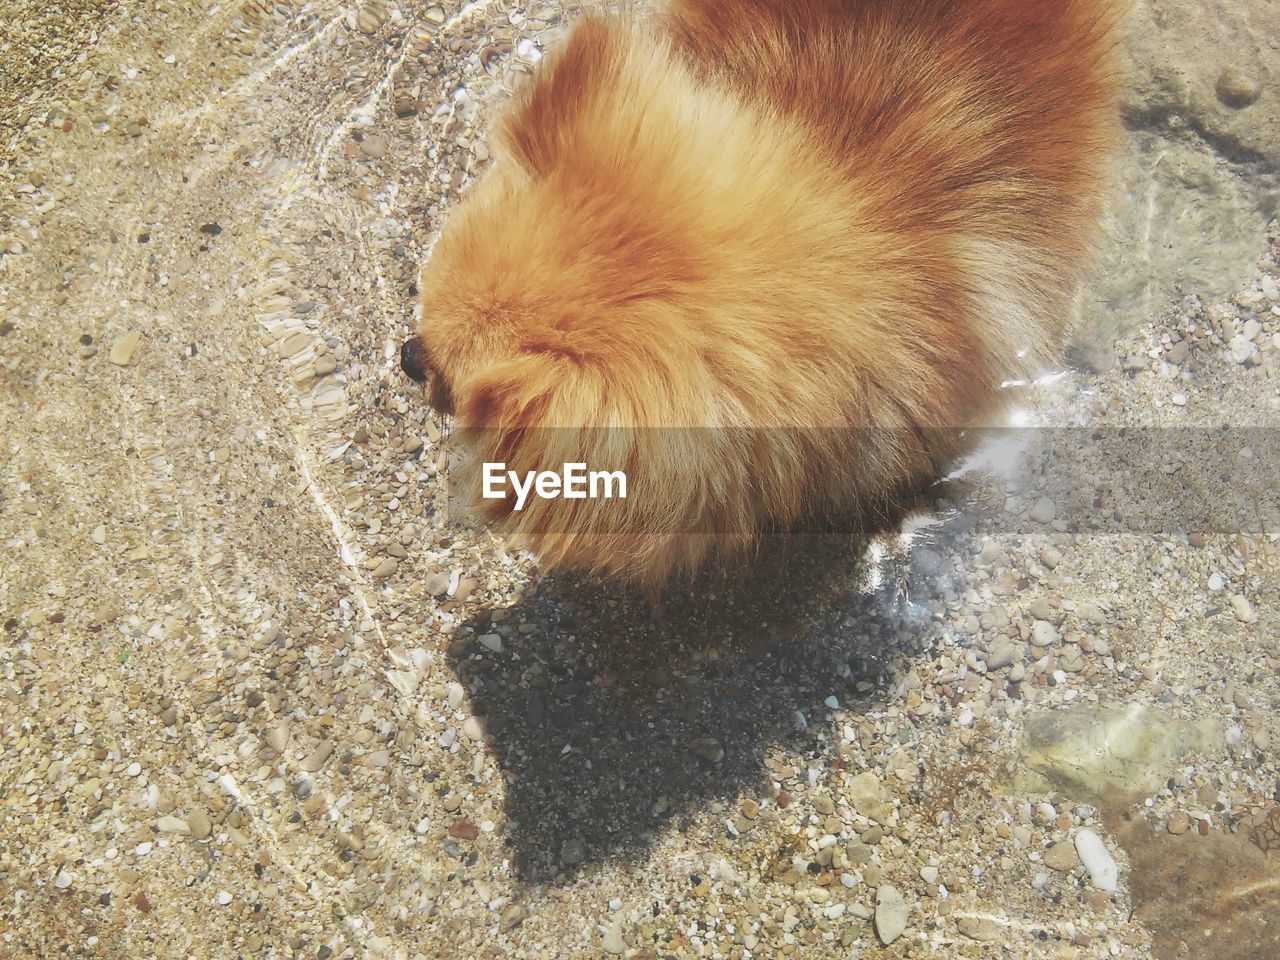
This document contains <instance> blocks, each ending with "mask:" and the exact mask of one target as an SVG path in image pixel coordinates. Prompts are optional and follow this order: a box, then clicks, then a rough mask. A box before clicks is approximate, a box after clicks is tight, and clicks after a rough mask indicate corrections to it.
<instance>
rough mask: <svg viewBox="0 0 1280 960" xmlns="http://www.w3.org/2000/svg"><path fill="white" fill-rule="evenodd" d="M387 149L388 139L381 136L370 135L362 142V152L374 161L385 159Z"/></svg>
mask: <svg viewBox="0 0 1280 960" xmlns="http://www.w3.org/2000/svg"><path fill="white" fill-rule="evenodd" d="M387 149H388V144H387V138H386V137H383V136H381V135H380V134H376V133H374V134H370V135H369V136H367V137H365V138H364V139H363V140H361V141H360V152H361V153H363V154H364V155H365V156H366V157H370V158H371V159H374V160H377V159H379V158H381V157H385V156H386V155H387Z"/></svg>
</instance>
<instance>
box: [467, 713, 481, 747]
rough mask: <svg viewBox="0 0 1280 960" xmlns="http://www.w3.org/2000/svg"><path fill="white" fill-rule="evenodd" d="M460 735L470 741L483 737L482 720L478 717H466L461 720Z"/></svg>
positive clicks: (476, 740)
mask: <svg viewBox="0 0 1280 960" xmlns="http://www.w3.org/2000/svg"><path fill="white" fill-rule="evenodd" d="M462 735H463V736H464V737H466V738H467V739H468V740H471V741H472V742H476V743H478V742H479V741H481V740H483V739H484V721H483V720H481V719H480V718H479V717H476V716H471V717H467V719H466V720H464V721H463V722H462Z"/></svg>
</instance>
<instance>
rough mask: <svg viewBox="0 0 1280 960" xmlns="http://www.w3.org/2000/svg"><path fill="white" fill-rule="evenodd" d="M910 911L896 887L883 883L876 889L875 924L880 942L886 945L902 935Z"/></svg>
mask: <svg viewBox="0 0 1280 960" xmlns="http://www.w3.org/2000/svg"><path fill="white" fill-rule="evenodd" d="M910 912H911V908H910V907H908V906H907V902H906V901H905V900H904V899H903V898H902V894H901V893H899V892H898V890H897V888H896V887H894V886H892V885H890V884H885V885H884V886H882V887H880V889H878V890H877V891H876V912H875V926H876V936H878V937H879V938H880V942H881V943H883V944H886V945H888V944H890V943H893V941H895V940H897V939H898V937H900V936H902V932H903V931H904V930H906V929H907V917H908V916H909V914H910Z"/></svg>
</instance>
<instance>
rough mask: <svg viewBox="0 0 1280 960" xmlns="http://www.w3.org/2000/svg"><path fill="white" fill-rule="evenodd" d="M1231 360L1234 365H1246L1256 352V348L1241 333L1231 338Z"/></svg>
mask: <svg viewBox="0 0 1280 960" xmlns="http://www.w3.org/2000/svg"><path fill="white" fill-rule="evenodd" d="M1230 347H1231V359H1232V360H1234V361H1235V362H1236V363H1248V362H1249V361H1250V360H1252V359H1253V357H1254V355H1255V354H1256V353H1257V352H1258V348H1257V347H1256V346H1255V345H1254V343H1253V341H1252V340H1250V339H1249V338H1248V337H1246V336H1245V335H1244V334H1242V333H1237V334H1236V335H1235V336H1234V337H1232V338H1231V344H1230Z"/></svg>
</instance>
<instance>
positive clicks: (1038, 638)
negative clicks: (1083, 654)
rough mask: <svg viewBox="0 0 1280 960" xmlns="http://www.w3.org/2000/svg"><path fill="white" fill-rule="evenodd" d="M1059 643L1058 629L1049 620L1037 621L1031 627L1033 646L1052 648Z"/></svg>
mask: <svg viewBox="0 0 1280 960" xmlns="http://www.w3.org/2000/svg"><path fill="white" fill-rule="evenodd" d="M1057 642H1058V628H1057V627H1055V626H1054V625H1053V624H1052V623H1050V622H1049V621H1048V620H1037V621H1036V622H1035V623H1033V624H1032V625H1031V645H1032V646H1033V647H1051V646H1053V645H1054V644H1055V643H1057Z"/></svg>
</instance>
